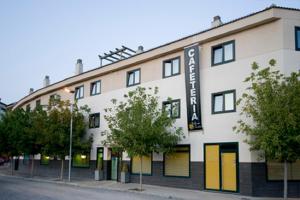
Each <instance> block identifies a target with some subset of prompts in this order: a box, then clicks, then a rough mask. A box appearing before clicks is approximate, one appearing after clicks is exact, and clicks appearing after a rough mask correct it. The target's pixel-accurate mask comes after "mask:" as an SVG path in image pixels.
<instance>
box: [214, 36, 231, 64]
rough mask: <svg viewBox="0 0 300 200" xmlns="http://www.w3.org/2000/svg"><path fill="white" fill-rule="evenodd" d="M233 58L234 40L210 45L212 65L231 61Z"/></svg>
mask: <svg viewBox="0 0 300 200" xmlns="http://www.w3.org/2000/svg"><path fill="white" fill-rule="evenodd" d="M234 59H235V42H234V41H230V42H226V43H223V44H219V45H216V46H213V47H212V60H211V62H212V64H211V65H212V66H214V65H219V64H223V63H228V62H232V61H234Z"/></svg>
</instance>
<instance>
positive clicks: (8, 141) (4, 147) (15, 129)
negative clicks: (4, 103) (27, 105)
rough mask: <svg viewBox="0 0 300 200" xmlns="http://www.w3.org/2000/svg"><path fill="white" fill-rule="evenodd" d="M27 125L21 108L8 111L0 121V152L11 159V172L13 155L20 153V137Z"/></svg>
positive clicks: (26, 117) (26, 119)
mask: <svg viewBox="0 0 300 200" xmlns="http://www.w3.org/2000/svg"><path fill="white" fill-rule="evenodd" d="M27 127H28V115H27V113H26V112H25V111H24V110H23V109H21V108H18V109H15V110H13V111H8V112H7V113H6V114H5V115H3V117H2V120H1V121H0V141H1V142H0V152H1V153H2V154H5V155H7V156H8V157H10V159H11V167H12V168H11V170H12V171H11V173H13V157H14V156H19V155H21V154H22V139H21V138H22V137H23V135H24V134H26V131H25V129H26V128H27Z"/></svg>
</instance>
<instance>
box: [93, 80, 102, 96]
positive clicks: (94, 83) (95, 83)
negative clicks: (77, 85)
mask: <svg viewBox="0 0 300 200" xmlns="http://www.w3.org/2000/svg"><path fill="white" fill-rule="evenodd" d="M97 83H100V91H99V93H97V92H96V93H95V94H93V85H96V86H97ZM96 91H97V89H96ZM98 94H101V80H98V81H94V82H91V84H90V96H95V95H98Z"/></svg>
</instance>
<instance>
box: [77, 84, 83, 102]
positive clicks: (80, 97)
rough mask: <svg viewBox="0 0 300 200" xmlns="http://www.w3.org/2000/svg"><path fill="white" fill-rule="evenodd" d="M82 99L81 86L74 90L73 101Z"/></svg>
mask: <svg viewBox="0 0 300 200" xmlns="http://www.w3.org/2000/svg"><path fill="white" fill-rule="evenodd" d="M82 98H83V85H82V86H79V87H76V88H75V99H82Z"/></svg>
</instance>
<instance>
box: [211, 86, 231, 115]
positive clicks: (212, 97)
mask: <svg viewBox="0 0 300 200" xmlns="http://www.w3.org/2000/svg"><path fill="white" fill-rule="evenodd" d="M229 93H233V110H225V94H229ZM220 95H222V96H223V105H222V111H217V112H215V110H214V108H215V97H216V96H220ZM231 112H236V90H226V91H222V92H216V93H212V94H211V113H212V114H221V113H231Z"/></svg>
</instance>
